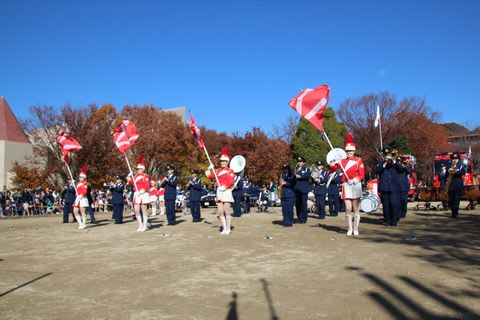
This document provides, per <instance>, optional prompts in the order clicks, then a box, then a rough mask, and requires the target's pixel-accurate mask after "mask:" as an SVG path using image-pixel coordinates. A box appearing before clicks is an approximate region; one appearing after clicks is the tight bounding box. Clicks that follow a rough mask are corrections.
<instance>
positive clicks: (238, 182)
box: [232, 173, 243, 217]
mask: <svg viewBox="0 0 480 320" xmlns="http://www.w3.org/2000/svg"><path fill="white" fill-rule="evenodd" d="M232 195H233V214H232V216H234V217H240V216H241V215H242V198H243V179H242V176H241V175H240V173H236V174H235V182H234V184H233V191H232Z"/></svg>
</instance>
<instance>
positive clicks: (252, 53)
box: [0, 0, 480, 133]
mask: <svg viewBox="0 0 480 320" xmlns="http://www.w3.org/2000/svg"><path fill="white" fill-rule="evenodd" d="M0 13H1V18H0V46H1V47H0V95H3V96H5V98H6V99H7V101H8V102H9V104H10V106H11V107H12V109H13V110H14V112H15V113H16V115H17V117H19V118H26V117H28V110H29V107H30V106H32V105H35V104H41V105H44V104H52V105H55V106H62V105H63V104H64V103H65V102H67V101H68V102H70V103H71V105H73V106H85V105H88V104H90V103H97V104H102V103H106V102H110V103H113V104H114V105H115V106H117V108H120V107H121V106H123V105H124V104H127V103H128V104H133V103H137V104H144V103H153V104H155V105H157V106H159V107H163V108H173V107H177V106H185V107H187V108H188V109H189V110H191V111H192V112H193V114H194V116H195V118H196V120H197V123H198V124H200V125H205V126H207V127H208V128H212V129H216V130H219V131H226V132H228V133H231V132H235V131H238V132H244V131H246V130H249V129H251V128H252V127H253V126H260V127H262V128H263V129H265V130H267V131H268V130H270V128H271V127H272V125H273V124H275V123H279V122H282V121H284V120H285V119H286V118H287V117H288V116H289V115H291V114H294V111H293V110H292V109H290V107H288V101H289V100H290V99H291V98H292V97H293V96H294V95H296V94H297V93H298V92H299V91H300V90H301V89H302V88H308V87H315V86H317V85H320V84H328V85H330V87H331V100H330V105H331V106H332V107H334V108H336V107H337V106H338V105H339V104H340V103H341V102H342V101H343V100H344V99H345V98H347V97H358V96H361V95H363V94H367V93H378V92H380V91H384V90H387V91H389V92H391V93H392V94H394V95H396V96H397V97H399V98H402V97H407V96H420V97H425V98H426V99H427V101H428V103H429V104H430V105H431V107H432V108H433V109H434V110H437V111H440V112H442V114H443V116H442V119H441V120H442V121H443V122H459V123H463V124H478V123H479V122H480V118H479V116H478V114H479V113H478V111H476V109H477V108H478V106H480V104H479V103H478V100H477V97H478V94H479V93H480V80H479V77H480V59H479V57H480V36H479V34H480V19H479V17H480V1H474V0H471V1H443V0H437V1H410V0H407V1H381V0H378V1H368V0H367V1H320V0H317V1H298V0H297V1H260V0H258V1H250V0H244V1H228V0H225V1H184V0H177V1H154V0H151V1H146V0H137V1H120V0H117V1H102V0H97V1H92V0H85V1H68V0H64V1H60V0H58V1H47V0H44V1H33V0H31V1H22V0H1V1H0Z"/></svg>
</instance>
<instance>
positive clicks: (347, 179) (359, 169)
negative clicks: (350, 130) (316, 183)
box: [340, 134, 365, 236]
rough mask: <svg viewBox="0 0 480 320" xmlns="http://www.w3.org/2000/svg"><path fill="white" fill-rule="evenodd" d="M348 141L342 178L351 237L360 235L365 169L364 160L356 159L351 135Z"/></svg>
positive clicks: (341, 162) (343, 197) (342, 163)
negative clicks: (361, 200)
mask: <svg viewBox="0 0 480 320" xmlns="http://www.w3.org/2000/svg"><path fill="white" fill-rule="evenodd" d="M346 140H347V143H346V145H345V152H346V153H347V158H346V159H343V160H341V161H340V164H341V167H342V168H343V169H342V170H345V172H344V173H343V176H342V181H343V185H342V199H343V200H344V201H345V211H346V216H347V224H348V231H347V236H351V235H352V232H353V234H354V235H355V236H358V235H359V234H360V233H359V229H358V228H359V225H360V198H361V196H362V180H363V178H364V177H365V168H364V166H363V161H362V159H361V158H358V157H355V144H354V143H353V141H352V139H351V136H350V135H349V134H347V139H346ZM352 211H353V226H352ZM352 227H353V228H352Z"/></svg>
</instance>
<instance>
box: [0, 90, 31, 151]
mask: <svg viewBox="0 0 480 320" xmlns="http://www.w3.org/2000/svg"><path fill="white" fill-rule="evenodd" d="M0 140H5V141H12V142H13V141H15V142H25V143H30V141H28V138H27V136H26V134H25V132H24V131H23V129H22V127H21V126H20V123H18V120H17V118H16V117H15V115H14V114H13V112H12V109H10V106H9V105H8V103H7V100H5V98H4V97H0Z"/></svg>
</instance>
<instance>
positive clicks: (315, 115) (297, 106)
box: [288, 84, 330, 131]
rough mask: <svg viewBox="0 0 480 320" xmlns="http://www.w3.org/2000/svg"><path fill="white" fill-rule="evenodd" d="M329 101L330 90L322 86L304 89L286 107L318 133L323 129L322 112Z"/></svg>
mask: <svg viewBox="0 0 480 320" xmlns="http://www.w3.org/2000/svg"><path fill="white" fill-rule="evenodd" d="M329 99H330V88H329V87H328V86H327V85H324V84H322V85H321V86H318V87H316V88H315V89H305V90H302V92H300V93H299V94H297V95H296V96H295V97H294V98H293V99H292V100H290V102H289V103H288V105H289V106H290V107H292V108H293V110H295V111H297V112H298V113H299V114H300V115H301V116H302V117H304V118H305V119H307V120H308V122H310V123H311V124H312V125H313V126H314V127H315V128H317V129H318V130H320V131H325V130H324V129H323V112H324V111H325V108H326V107H327V104H328V100H329Z"/></svg>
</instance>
